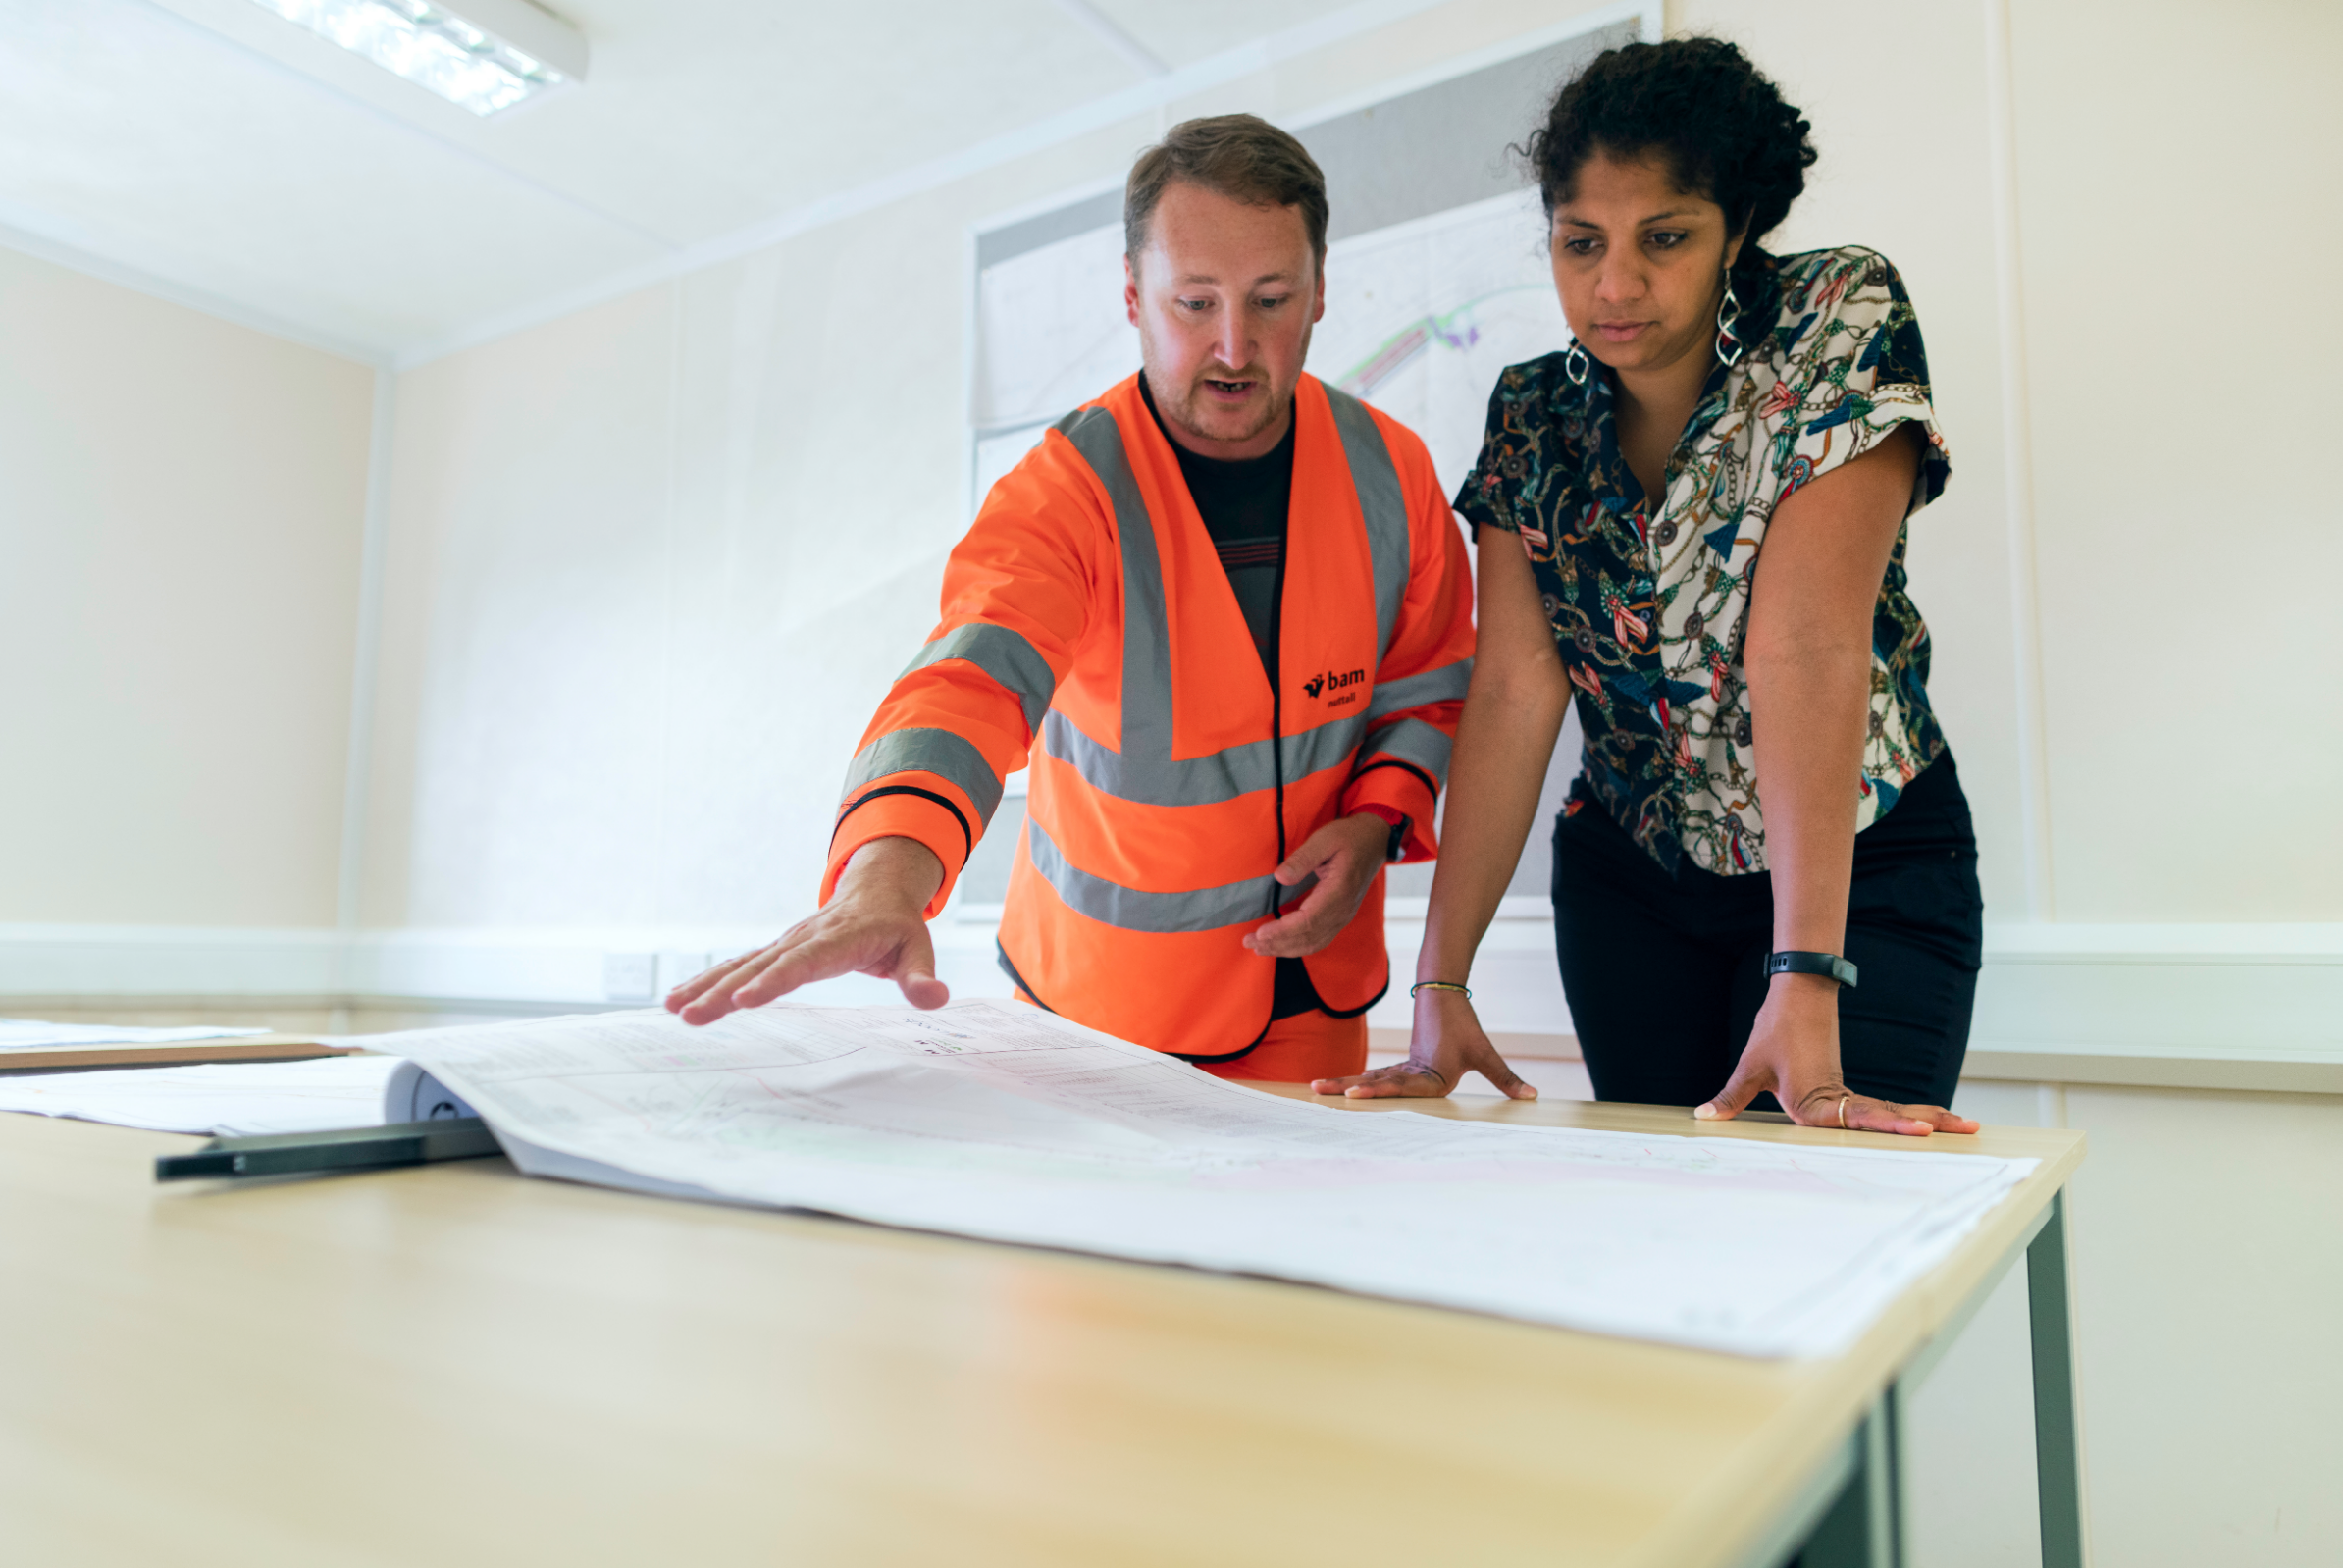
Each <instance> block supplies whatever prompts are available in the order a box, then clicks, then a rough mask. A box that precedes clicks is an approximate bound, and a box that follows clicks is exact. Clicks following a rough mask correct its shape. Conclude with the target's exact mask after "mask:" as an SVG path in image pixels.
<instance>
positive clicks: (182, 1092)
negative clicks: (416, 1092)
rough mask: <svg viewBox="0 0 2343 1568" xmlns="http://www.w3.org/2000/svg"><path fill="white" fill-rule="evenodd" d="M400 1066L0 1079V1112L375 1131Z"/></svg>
mask: <svg viewBox="0 0 2343 1568" xmlns="http://www.w3.org/2000/svg"><path fill="white" fill-rule="evenodd" d="M398 1065H399V1064H398V1059H397V1058H396V1057H389V1056H329V1057H319V1058H316V1059H314V1060H312V1061H306V1062H220V1063H207V1064H204V1065H202V1066H198V1067H155V1068H124V1069H119V1070H113V1071H102V1072H41V1073H30V1074H26V1075H25V1076H21V1077H0V1111H35V1112H39V1113H41V1114H42V1115H45V1116H64V1117H76V1118H78V1119H80V1120H81V1121H84V1122H107V1123H111V1124H114V1125H116V1126H124V1127H144V1128H146V1129H148V1130H149V1131H153V1132H209V1133H213V1134H216V1135H218V1136H221V1137H249V1136H254V1135H257V1134H260V1133H265V1132H329V1131H333V1130H336V1129H338V1128H341V1127H368V1126H380V1125H381V1124H382V1123H383V1102H384V1097H385V1094H386V1093H387V1091H388V1088H389V1085H390V1076H391V1073H392V1072H393V1071H395V1070H396V1069H397V1067H398Z"/></svg>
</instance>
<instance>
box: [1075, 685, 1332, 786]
mask: <svg viewBox="0 0 2343 1568" xmlns="http://www.w3.org/2000/svg"><path fill="white" fill-rule="evenodd" d="M1366 728H1367V715H1366V714H1364V713H1352V714H1349V715H1347V716H1345V717H1342V718H1337V719H1329V720H1328V722H1326V723H1324V724H1321V725H1319V726H1318V727H1317V728H1316V729H1307V730H1304V731H1302V733H1301V734H1299V735H1288V736H1286V737H1285V738H1284V739H1283V741H1282V742H1281V743H1280V748H1281V750H1282V751H1283V752H1284V754H1285V782H1286V783H1287V784H1289V785H1290V784H1293V783H1296V782H1297V781H1299V780H1301V779H1305V778H1308V777H1309V776H1310V775H1311V774H1313V773H1317V772H1321V771H1323V770H1325V769H1327V768H1329V767H1339V766H1341V765H1342V764H1343V763H1344V762H1345V761H1347V760H1349V758H1350V756H1351V754H1352V752H1353V751H1354V750H1356V749H1357V747H1358V744H1359V736H1360V735H1361V734H1363V733H1364V732H1365V731H1366ZM1041 743H1042V746H1043V747H1044V749H1046V750H1047V751H1048V752H1049V754H1050V755H1051V756H1052V757H1055V758H1058V759H1059V760H1060V761H1064V762H1070V763H1072V764H1073V767H1074V770H1075V771H1076V772H1078V773H1080V774H1081V775H1082V781H1083V782H1084V783H1086V784H1088V785H1089V786H1090V787H1091V788H1092V789H1094V790H1097V791H1099V792H1100V793H1101V794H1104V795H1112V796H1114V797H1115V798H1116V799H1117V800H1119V801H1132V802H1135V803H1137V804H1139V805H1141V806H1215V805H1218V804H1219V803H1221V802H1223V801H1233V800H1235V799H1236V798H1237V797H1238V796H1240V795H1250V794H1252V793H1253V792H1254V791H1255V790H1266V789H1273V788H1275V787H1276V782H1277V772H1276V758H1275V754H1273V753H1272V752H1271V750H1270V743H1269V741H1268V740H1267V739H1263V740H1258V741H1248V742H1246V743H1245V744H1244V745H1242V746H1231V747H1229V748H1227V749H1226V750H1225V751H1220V752H1214V753H1213V754H1211V755H1210V756H1208V757H1191V758H1179V759H1177V760H1173V759H1171V758H1164V759H1160V760H1156V759H1150V760H1147V761H1135V760H1133V759H1132V758H1129V757H1127V756H1118V755H1117V754H1116V753H1115V752H1113V751H1111V750H1109V749H1108V748H1106V747H1104V746H1101V745H1100V744H1099V743H1098V742H1096V741H1094V740H1092V739H1091V738H1090V737H1089V736H1087V735H1085V734H1083V733H1082V732H1081V730H1079V729H1078V728H1076V727H1075V726H1074V723H1073V721H1072V720H1071V719H1068V718H1067V716H1066V715H1065V714H1064V713H1061V712H1059V711H1058V710H1057V709H1056V708H1052V709H1051V710H1050V711H1049V713H1048V714H1047V716H1045V717H1044V718H1043V719H1042V721H1041Z"/></svg>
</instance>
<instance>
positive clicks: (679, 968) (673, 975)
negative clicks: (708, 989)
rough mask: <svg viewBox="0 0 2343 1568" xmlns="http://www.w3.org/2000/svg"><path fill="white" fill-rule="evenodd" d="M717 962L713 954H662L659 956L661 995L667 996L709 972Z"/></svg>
mask: <svg viewBox="0 0 2343 1568" xmlns="http://www.w3.org/2000/svg"><path fill="white" fill-rule="evenodd" d="M715 962H716V956H715V955H714V954H713V953H662V954H660V955H659V995H661V996H665V995H666V994H667V993H668V992H669V991H672V990H674V989H675V988H676V987H677V986H679V985H681V984H683V983H684V981H686V980H688V979H691V978H692V977H693V976H695V975H698V974H703V973H705V972H706V971H707V967H708V966H709V965H711V964H713V963H715Z"/></svg>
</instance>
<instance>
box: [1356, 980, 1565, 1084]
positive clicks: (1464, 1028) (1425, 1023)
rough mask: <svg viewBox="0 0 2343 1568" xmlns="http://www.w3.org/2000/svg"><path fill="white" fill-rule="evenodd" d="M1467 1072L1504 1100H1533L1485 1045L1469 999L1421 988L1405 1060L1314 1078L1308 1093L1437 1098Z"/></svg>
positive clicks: (1493, 1052) (1485, 1041)
mask: <svg viewBox="0 0 2343 1568" xmlns="http://www.w3.org/2000/svg"><path fill="white" fill-rule="evenodd" d="M1467 1072H1478V1073H1480V1074H1481V1075H1482V1076H1483V1077H1484V1078H1486V1079H1488V1081H1489V1082H1491V1083H1493V1084H1495V1085H1496V1086H1497V1087H1498V1088H1499V1089H1500V1090H1502V1091H1503V1092H1504V1094H1505V1095H1506V1097H1507V1098H1508V1099H1514V1100H1535V1099H1536V1098H1537V1087H1536V1085H1535V1084H1532V1083H1527V1082H1524V1081H1523V1080H1522V1079H1521V1078H1520V1077H1519V1076H1518V1075H1517V1074H1516V1073H1515V1072H1514V1071H1513V1069H1511V1068H1509V1067H1507V1066H1506V1065H1505V1059H1504V1058H1503V1057H1501V1056H1499V1055H1497V1048H1496V1047H1495V1046H1493V1045H1491V1044H1489V1041H1488V1035H1487V1034H1486V1033H1484V1031H1483V1030H1482V1027H1481V1020H1480V1019H1478V1018H1476V1017H1474V1015H1473V1004H1472V1002H1471V1001H1469V1000H1468V999H1467V998H1466V997H1464V996H1463V995H1461V994H1460V993H1458V992H1455V991H1419V992H1417V993H1416V1029H1415V1035H1414V1038H1413V1039H1412V1040H1411V1041H1410V1043H1409V1048H1408V1054H1407V1060H1406V1061H1405V1062H1398V1063H1394V1064H1393V1065H1391V1066H1390V1067H1387V1068H1377V1069H1375V1070H1374V1071H1369V1072H1358V1073H1353V1074H1352V1075H1351V1076H1349V1077H1347V1078H1318V1079H1315V1080H1313V1081H1312V1083H1311V1085H1310V1092H1311V1093H1312V1094H1339V1095H1344V1096H1346V1097H1348V1098H1350V1099H1353V1100H1382V1099H1392V1098H1411V1099H1419V1100H1436V1099H1440V1098H1441V1097H1443V1096H1445V1095H1447V1094H1449V1093H1451V1092H1453V1091H1454V1090H1455V1088H1456V1086H1457V1084H1459V1083H1461V1082H1462V1081H1464V1075H1465V1074H1466V1073H1467Z"/></svg>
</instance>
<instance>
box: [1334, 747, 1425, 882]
mask: <svg viewBox="0 0 2343 1568" xmlns="http://www.w3.org/2000/svg"><path fill="white" fill-rule="evenodd" d="M1434 804H1435V803H1434V798H1433V796H1432V789H1431V787H1430V786H1428V785H1427V784H1426V783H1425V782H1424V775H1422V774H1421V773H1418V772H1417V771H1416V770H1415V769H1413V768H1409V767H1370V768H1368V769H1367V770H1366V771H1365V772H1363V773H1360V774H1358V775H1357V776H1356V777H1354V778H1353V779H1352V780H1351V781H1350V783H1349V784H1348V785H1347V786H1345V787H1344V789H1343V791H1342V814H1343V815H1345V816H1348V815H1350V814H1351V813H1352V812H1353V811H1366V812H1368V813H1370V814H1371V815H1375V816H1380V817H1381V818H1382V819H1383V820H1384V821H1386V822H1388V823H1390V824H1391V825H1392V826H1393V827H1397V826H1398V825H1399V821H1400V818H1402V817H1405V818H1406V819H1407V843H1406V844H1405V845H1404V846H1403V847H1402V849H1401V851H1400V855H1399V859H1400V860H1401V861H1402V862H1409V861H1429V860H1431V859H1432V857H1433V856H1435V855H1437V854H1439V852H1440V846H1439V840H1438V839H1437V838H1435V837H1434V836H1433V834H1432V807H1433V805H1434Z"/></svg>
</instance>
